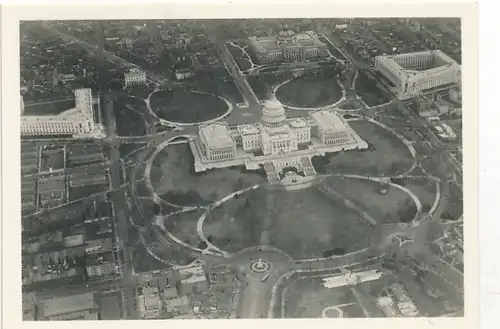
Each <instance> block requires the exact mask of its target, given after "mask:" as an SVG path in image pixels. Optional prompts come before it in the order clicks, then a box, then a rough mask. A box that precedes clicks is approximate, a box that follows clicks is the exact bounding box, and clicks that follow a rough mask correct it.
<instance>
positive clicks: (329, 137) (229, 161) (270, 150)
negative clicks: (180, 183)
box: [190, 100, 368, 175]
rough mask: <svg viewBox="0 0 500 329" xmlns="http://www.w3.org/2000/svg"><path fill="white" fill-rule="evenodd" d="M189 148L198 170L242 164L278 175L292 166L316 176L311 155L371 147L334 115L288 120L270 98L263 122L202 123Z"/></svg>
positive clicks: (324, 113)
mask: <svg viewBox="0 0 500 329" xmlns="http://www.w3.org/2000/svg"><path fill="white" fill-rule="evenodd" d="M190 147H191V151H192V153H193V156H194V160H195V161H194V162H195V163H194V167H195V171H196V172H201V171H205V170H208V169H213V168H225V167H232V166H242V165H244V166H245V167H246V169H248V170H256V169H259V168H260V167H261V166H263V167H264V168H265V169H266V171H268V172H269V171H270V170H271V171H275V172H276V173H279V172H280V171H281V170H283V169H284V168H285V167H291V166H292V167H295V168H297V169H299V170H303V171H304V173H305V174H307V173H309V174H310V175H314V174H315V172H314V168H313V167H312V164H311V158H312V157H314V156H322V155H325V154H327V153H334V152H340V151H347V150H354V149H365V148H367V147H368V144H367V143H366V142H365V141H364V140H362V139H361V138H360V137H359V135H358V134H357V133H356V132H355V131H354V130H353V129H352V128H351V127H350V126H349V124H348V122H347V121H346V120H345V119H344V118H343V117H342V116H341V115H340V114H338V113H337V112H336V111H332V110H317V111H315V112H312V113H311V114H310V115H309V117H308V118H293V119H287V117H286V116H285V109H284V108H283V106H282V105H281V103H280V102H279V101H277V100H270V101H265V102H264V103H263V109H262V117H261V121H260V122H257V123H253V124H245V125H238V126H235V127H229V126H228V125H227V124H226V123H225V122H215V123H210V124H206V125H201V126H200V127H199V130H198V134H197V136H196V137H195V138H193V139H192V140H191V141H190Z"/></svg>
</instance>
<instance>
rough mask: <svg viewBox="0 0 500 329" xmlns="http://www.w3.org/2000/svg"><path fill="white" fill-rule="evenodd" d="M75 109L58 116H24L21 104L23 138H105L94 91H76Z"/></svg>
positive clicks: (83, 89) (84, 89)
mask: <svg viewBox="0 0 500 329" xmlns="http://www.w3.org/2000/svg"><path fill="white" fill-rule="evenodd" d="M74 93H75V107H74V108H71V109H68V110H66V111H64V112H61V113H59V114H57V115H24V104H23V103H21V113H22V116H21V136H57V135H70V136H72V137H73V138H101V137H104V135H105V134H104V127H103V126H102V124H99V123H97V117H98V115H97V114H96V113H95V112H94V108H93V99H92V90H91V89H89V88H82V89H76V90H75V92H74Z"/></svg>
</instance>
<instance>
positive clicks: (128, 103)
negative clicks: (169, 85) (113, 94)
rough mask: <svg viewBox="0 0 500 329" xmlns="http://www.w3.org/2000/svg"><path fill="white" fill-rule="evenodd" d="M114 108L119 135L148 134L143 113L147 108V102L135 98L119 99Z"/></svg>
mask: <svg viewBox="0 0 500 329" xmlns="http://www.w3.org/2000/svg"><path fill="white" fill-rule="evenodd" d="M113 110H114V113H115V119H116V130H117V133H118V135H119V136H142V135H145V134H146V120H145V118H144V115H143V114H142V113H144V112H145V110H146V103H144V102H143V101H140V100H137V99H135V98H127V99H119V100H117V101H116V102H115V104H114V106H113Z"/></svg>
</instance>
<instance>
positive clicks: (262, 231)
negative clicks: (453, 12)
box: [19, 17, 464, 321]
mask: <svg viewBox="0 0 500 329" xmlns="http://www.w3.org/2000/svg"><path fill="white" fill-rule="evenodd" d="M19 29H20V30H19V31H20V81H21V85H20V108H21V128H20V131H21V203H22V205H21V207H22V295H23V296H22V298H23V303H22V307H23V310H22V312H23V320H24V321H48V320H120V319H123V320H129V319H136V320H137V319H144V320H146V319H237V318H247V319H248V318H281V319H284V318H292V319H296V318H318V319H319V318H384V317H389V318H392V317H400V318H402V317H403V318H404V317H411V318H413V317H463V316H464V275H463V272H464V249H463V236H464V233H463V214H462V212H463V190H462V174H463V173H462V81H461V72H462V71H461V62H462V42H461V34H462V31H461V20H460V18H421V17H419V18H411V17H410V18H409V17H399V18H398V17H395V18H376V17H375V18H318V19H313V18H307V19H306V18H304V19H298V18H295V19H224V20H222V19H219V20H215V19H213V20H209V19H206V20H195V19H185V20H101V21H97V20H94V21H92V20H67V21H54V20H45V21H42V20H38V21H21V22H20V25H19Z"/></svg>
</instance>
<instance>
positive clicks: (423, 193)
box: [403, 179, 437, 212]
mask: <svg viewBox="0 0 500 329" xmlns="http://www.w3.org/2000/svg"><path fill="white" fill-rule="evenodd" d="M403 185H404V187H406V188H408V189H409V190H410V191H412V192H413V193H415V195H416V196H417V198H419V200H420V202H421V203H422V210H423V211H424V212H425V211H428V210H429V209H430V208H431V207H432V204H433V203H434V200H435V199H436V193H437V191H436V183H435V182H434V181H432V180H429V179H405V180H404V182H403Z"/></svg>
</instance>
